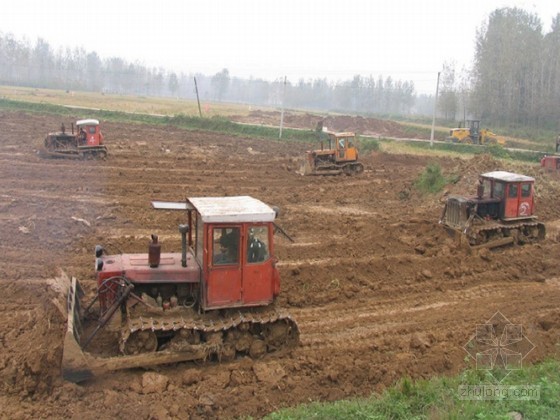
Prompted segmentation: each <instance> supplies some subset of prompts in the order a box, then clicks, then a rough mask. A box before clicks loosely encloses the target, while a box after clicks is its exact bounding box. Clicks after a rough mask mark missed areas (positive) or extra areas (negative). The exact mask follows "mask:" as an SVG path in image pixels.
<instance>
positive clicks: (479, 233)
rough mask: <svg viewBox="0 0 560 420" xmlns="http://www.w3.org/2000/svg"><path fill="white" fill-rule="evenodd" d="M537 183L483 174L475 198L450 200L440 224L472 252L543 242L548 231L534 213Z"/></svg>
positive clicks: (514, 176)
mask: <svg viewBox="0 0 560 420" xmlns="http://www.w3.org/2000/svg"><path fill="white" fill-rule="evenodd" d="M534 183H535V179H534V178H532V177H529V176H525V175H520V174H516V173H512V172H506V171H494V172H488V173H485V174H482V175H480V177H479V183H478V186H477V194H476V196H471V197H464V196H458V195H450V196H449V197H448V198H447V202H446V204H445V206H444V209H443V212H442V215H441V218H440V223H441V224H442V225H443V226H445V227H446V228H447V229H448V231H449V232H451V233H453V234H455V233H457V234H459V235H460V240H461V241H462V243H464V244H466V245H467V246H468V247H469V248H470V249H477V248H496V247H500V246H505V245H508V244H513V243H515V244H525V243H531V242H537V241H541V240H543V239H544V238H545V235H546V228H545V225H544V224H543V223H541V222H539V221H538V220H537V216H536V215H535V214H534V210H535V202H534Z"/></svg>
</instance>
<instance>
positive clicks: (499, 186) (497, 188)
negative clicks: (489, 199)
mask: <svg viewBox="0 0 560 420" xmlns="http://www.w3.org/2000/svg"><path fill="white" fill-rule="evenodd" d="M503 197H504V184H503V183H502V182H495V183H494V198H503Z"/></svg>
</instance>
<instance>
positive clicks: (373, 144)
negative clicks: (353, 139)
mask: <svg viewBox="0 0 560 420" xmlns="http://www.w3.org/2000/svg"><path fill="white" fill-rule="evenodd" d="M380 149H381V145H380V144H379V141H377V140H375V139H366V138H363V137H360V138H359V140H358V150H359V151H360V152H361V153H369V152H377V151H379V150H380Z"/></svg>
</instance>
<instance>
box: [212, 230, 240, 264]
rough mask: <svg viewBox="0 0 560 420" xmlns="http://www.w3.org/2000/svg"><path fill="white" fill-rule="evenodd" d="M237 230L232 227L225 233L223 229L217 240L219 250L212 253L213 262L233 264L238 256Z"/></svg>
mask: <svg viewBox="0 0 560 420" xmlns="http://www.w3.org/2000/svg"><path fill="white" fill-rule="evenodd" d="M238 243H239V232H238V230H237V229H232V231H231V232H229V233H227V232H226V230H225V229H224V230H223V232H222V236H221V237H220V240H219V252H218V253H214V264H235V263H237V256H238V252H237V251H238Z"/></svg>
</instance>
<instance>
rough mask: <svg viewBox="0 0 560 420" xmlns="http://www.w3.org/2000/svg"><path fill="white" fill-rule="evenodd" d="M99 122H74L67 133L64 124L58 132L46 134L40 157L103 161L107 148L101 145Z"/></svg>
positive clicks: (101, 135)
mask: <svg viewBox="0 0 560 420" xmlns="http://www.w3.org/2000/svg"><path fill="white" fill-rule="evenodd" d="M103 139H104V137H103V134H102V133H101V130H100V127H99V121H98V120H94V119H87V120H79V121H76V129H75V132H74V124H72V128H71V132H70V133H67V132H66V128H65V127H64V124H62V125H61V127H60V131H58V132H55V133H49V134H47V137H46V138H45V140H44V142H43V150H42V151H41V154H42V155H45V156H51V157H57V156H58V157H66V158H81V159H105V158H106V157H107V147H106V146H105V145H104V144H103Z"/></svg>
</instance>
